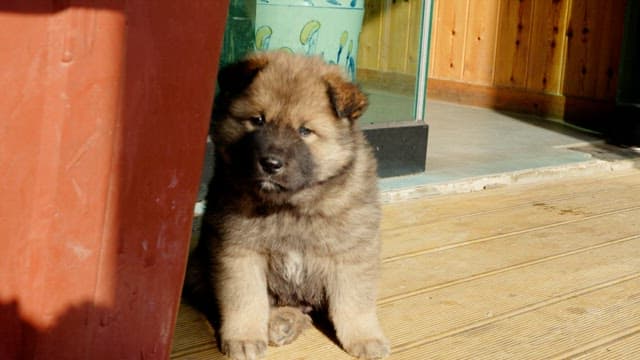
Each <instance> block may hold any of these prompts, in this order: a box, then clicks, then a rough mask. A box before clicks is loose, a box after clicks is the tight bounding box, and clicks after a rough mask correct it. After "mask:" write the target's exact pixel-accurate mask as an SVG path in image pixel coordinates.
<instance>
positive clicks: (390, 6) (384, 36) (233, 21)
mask: <svg viewBox="0 0 640 360" xmlns="http://www.w3.org/2000/svg"><path fill="white" fill-rule="evenodd" d="M431 3H432V0H231V2H230V9H229V15H228V19H227V29H226V33H225V41H224V46H223V51H222V57H221V65H225V64H228V63H231V62H234V61H236V60H238V59H240V58H242V57H243V56H244V55H246V54H247V53H248V52H252V51H267V50H283V51H290V52H293V53H302V54H307V55H319V56H322V57H323V58H324V59H325V61H327V62H329V63H335V64H337V65H339V66H341V67H343V68H344V70H345V73H346V74H347V75H348V76H350V77H351V78H352V79H353V80H354V81H356V82H357V83H359V84H360V85H361V86H362V89H363V90H364V92H365V93H367V95H368V96H369V109H368V110H367V112H366V113H365V115H364V116H363V117H362V118H361V125H362V127H363V129H364V130H365V134H366V135H367V137H368V138H369V141H370V142H371V143H372V145H374V149H375V150H376V155H377V157H378V162H379V168H380V172H379V175H381V176H383V177H386V176H395V175H405V174H409V173H416V172H422V171H424V169H425V162H426V138H427V127H426V125H425V124H424V122H423V121H422V120H423V119H424V114H425V106H424V104H425V95H426V74H427V62H428V61H427V60H428V48H429V47H428V39H429V36H428V35H429V28H430V26H429V24H430V12H431Z"/></svg>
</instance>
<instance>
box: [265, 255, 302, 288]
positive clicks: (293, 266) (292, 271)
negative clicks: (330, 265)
mask: <svg viewBox="0 0 640 360" xmlns="http://www.w3.org/2000/svg"><path fill="white" fill-rule="evenodd" d="M269 270H270V273H271V274H272V275H275V276H277V277H279V278H280V279H281V280H284V281H286V282H288V283H290V284H292V285H299V284H302V283H303V281H304V280H305V278H306V277H307V274H308V273H309V264H308V261H307V259H305V257H304V255H303V254H302V253H301V252H300V251H297V250H290V251H284V252H272V253H271V254H270V256H269Z"/></svg>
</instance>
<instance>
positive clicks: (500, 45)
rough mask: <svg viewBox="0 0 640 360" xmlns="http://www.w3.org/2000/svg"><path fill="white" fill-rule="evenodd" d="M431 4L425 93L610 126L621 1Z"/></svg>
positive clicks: (462, 0)
mask: <svg viewBox="0 0 640 360" xmlns="http://www.w3.org/2000/svg"><path fill="white" fill-rule="evenodd" d="M435 4H436V6H435V9H434V27H433V28H434V31H433V35H432V49H431V54H432V62H431V69H430V80H431V84H430V89H429V90H430V95H434V96H435V98H443V99H445V100H453V101H457V102H461V103H466V104H472V105H479V106H484V107H493V108H496V109H501V110H512V111H520V112H525V113H530V114H536V115H541V116H550V117H556V118H564V119H565V121H567V122H569V123H572V124H574V125H578V126H582V127H587V128H591V129H594V130H600V131H603V130H606V129H607V128H608V127H610V125H611V122H612V117H613V112H614V108H615V105H616V91H617V84H618V79H619V74H618V64H619V62H620V49H621V44H622V34H623V19H624V15H625V1H613V2H598V1H591V0H573V1H570V0H557V1H545V0H504V1H500V0H490V1H483V2H474V1H471V0H459V1H454V2H448V1H442V0H436V3H435Z"/></svg>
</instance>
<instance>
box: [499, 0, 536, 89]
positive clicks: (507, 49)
mask: <svg viewBox="0 0 640 360" xmlns="http://www.w3.org/2000/svg"><path fill="white" fill-rule="evenodd" d="M532 16H533V0H502V4H501V9H500V15H499V17H498V18H499V19H500V21H499V26H498V39H497V49H496V61H495V64H496V69H495V79H494V82H495V84H496V85H499V86H509V87H525V86H526V77H527V65H528V64H527V62H528V60H529V57H528V56H527V55H528V54H529V44H530V40H531V27H532V26H531V23H532Z"/></svg>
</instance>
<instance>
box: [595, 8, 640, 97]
mask: <svg viewBox="0 0 640 360" xmlns="http://www.w3.org/2000/svg"><path fill="white" fill-rule="evenodd" d="M625 8H626V1H624V0H616V1H611V2H610V3H609V6H607V7H605V9H604V10H605V11H606V12H605V15H604V19H605V22H604V29H602V31H603V33H605V36H602V37H600V43H599V44H598V48H599V55H600V62H599V66H598V68H597V75H596V93H595V97H596V98H598V99H614V98H615V96H616V94H617V88H618V85H617V84H618V68H619V65H620V56H621V53H620V46H621V43H622V37H623V33H624V26H623V17H622V16H621V15H620V14H624V11H625ZM607 33H608V34H607ZM638 45H639V44H636V46H638Z"/></svg>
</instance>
